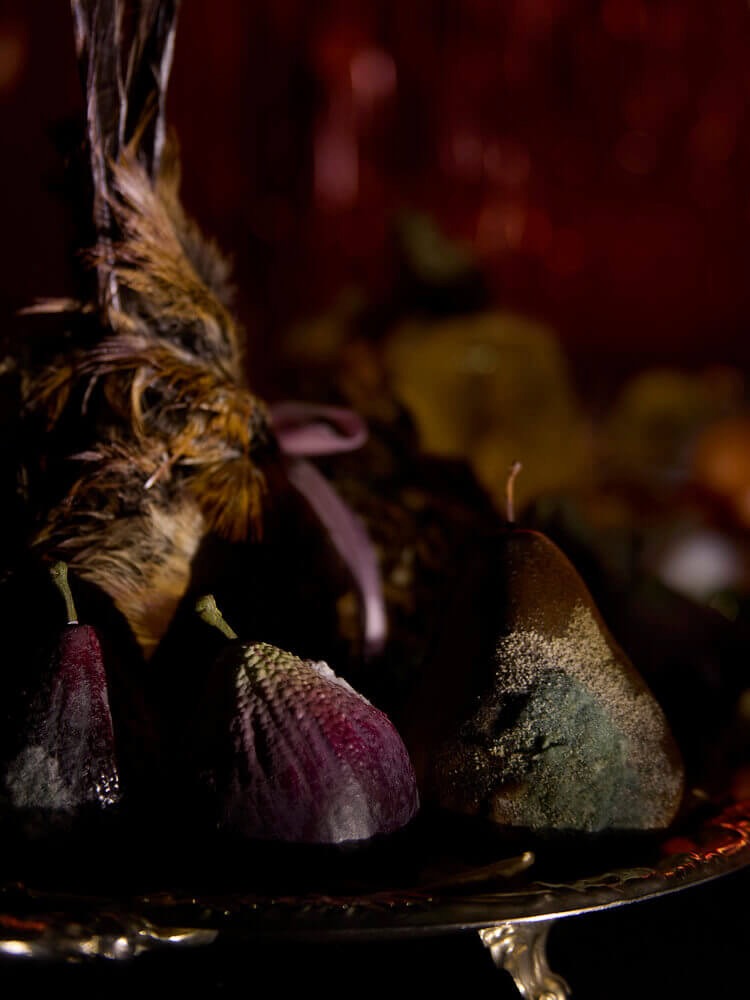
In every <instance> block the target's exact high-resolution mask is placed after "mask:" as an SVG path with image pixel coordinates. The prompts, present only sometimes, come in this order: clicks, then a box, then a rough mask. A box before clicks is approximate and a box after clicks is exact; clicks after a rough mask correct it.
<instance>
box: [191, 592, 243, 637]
mask: <svg viewBox="0 0 750 1000" xmlns="http://www.w3.org/2000/svg"><path fill="white" fill-rule="evenodd" d="M195 610H196V611H197V612H198V614H199V615H200V617H201V618H202V619H203V621H204V622H205V623H206V624H207V625H213V626H214V628H217V629H218V630H219V631H220V632H223V633H224V635H225V636H226V637H227V639H236V638H237V633H236V632H235V631H234V629H233V628H231V626H229V625H227V623H226V621H225V620H224V616H223V615H222V613H221V611H219V608H218V607H217V604H216V601H215V600H214V595H213V594H204V596H203V597H199V598H198V600H197V601H196V602H195Z"/></svg>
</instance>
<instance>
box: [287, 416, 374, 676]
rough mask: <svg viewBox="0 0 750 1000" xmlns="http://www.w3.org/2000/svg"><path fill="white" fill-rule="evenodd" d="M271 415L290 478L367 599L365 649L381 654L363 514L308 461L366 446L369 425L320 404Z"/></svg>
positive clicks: (370, 551)
mask: <svg viewBox="0 0 750 1000" xmlns="http://www.w3.org/2000/svg"><path fill="white" fill-rule="evenodd" d="M270 414H271V427H272V428H273V431H274V433H275V435H276V439H277V441H278V443H279V448H280V449H281V451H282V454H284V455H285V456H286V458H287V459H288V463H287V472H288V475H289V481H290V483H291V484H292V486H294V488H295V489H296V490H298V492H299V493H301V494H302V496H303V497H304V498H305V500H306V501H307V502H308V504H309V505H310V507H311V508H312V510H313V511H314V512H315V514H316V515H317V517H318V519H319V520H320V522H321V524H322V525H323V527H324V528H325V529H326V531H327V532H328V535H329V537H330V539H331V542H332V543H333V546H334V548H335V549H336V551H337V552H338V554H339V555H340V556H341V558H342V559H343V561H344V563H345V564H346V565H347V567H348V568H349V571H350V572H351V574H352V577H353V578H354V582H355V584H356V586H357V590H358V591H359V595H360V599H361V601H362V609H363V618H364V644H365V653H366V655H368V656H371V655H373V654H375V653H378V652H380V651H381V650H382V648H383V645H384V644H385V640H386V636H387V634H388V623H387V618H386V613H385V601H384V599H383V584H382V580H381V576H380V566H379V563H378V557H377V555H376V553H375V549H374V547H373V544H372V541H371V540H370V536H369V535H368V533H367V529H366V528H365V526H364V524H363V523H362V521H361V519H360V518H359V517H358V516H357V515H356V514H355V513H354V511H353V510H352V509H351V507H349V506H348V504H346V503H344V501H343V500H342V499H341V497H340V496H339V495H338V493H337V492H336V490H335V489H334V488H333V487H332V486H331V484H330V483H329V482H328V480H327V479H326V478H325V476H324V475H323V474H322V473H321V472H319V471H318V469H317V468H316V467H315V466H314V465H313V464H312V462H309V461H307V459H308V458H313V457H319V456H323V455H336V454H341V453H343V452H347V451H354V450H355V449H357V448H361V447H362V445H363V444H364V443H365V441H366V440H367V426H366V424H365V422H364V421H363V420H362V418H361V417H359V416H358V415H357V414H356V413H355V412H354V411H353V410H347V409H345V408H343V407H338V406H319V405H317V404H315V403H299V402H291V401H287V402H282V403H275V404H274V405H273V406H271V407H270Z"/></svg>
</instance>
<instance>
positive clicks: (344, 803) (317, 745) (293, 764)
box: [198, 597, 419, 844]
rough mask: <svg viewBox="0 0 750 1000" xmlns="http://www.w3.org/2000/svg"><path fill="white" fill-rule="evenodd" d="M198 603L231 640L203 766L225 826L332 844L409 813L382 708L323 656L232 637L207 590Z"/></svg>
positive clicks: (412, 790)
mask: <svg viewBox="0 0 750 1000" xmlns="http://www.w3.org/2000/svg"><path fill="white" fill-rule="evenodd" d="M198 610H199V612H200V613H201V615H202V616H203V617H204V618H205V620H207V621H210V622H211V623H212V624H215V625H217V626H218V627H219V628H222V630H223V631H224V632H225V634H226V635H227V636H228V637H230V638H232V639H233V640H235V641H233V642H231V644H230V645H229V646H228V647H227V648H226V650H225V651H224V652H223V654H222V655H220V656H219V658H218V660H217V661H216V664H215V666H214V671H213V674H212V676H211V678H210V684H209V692H210V694H209V698H208V700H207V703H206V704H205V705H204V711H205V713H206V716H207V718H208V719H209V720H210V724H211V726H212V728H214V731H215V732H217V733H218V734H219V735H218V736H217V742H216V743H214V745H213V747H212V757H213V760H212V762H211V764H210V767H209V770H210V773H211V777H212V780H213V784H214V787H215V790H216V793H217V795H218V802H219V807H218V808H219V818H218V822H219V826H220V827H221V828H222V829H224V830H227V831H228V832H231V833H235V834H240V835H242V836H246V837H252V838H259V839H264V840H279V841H286V842H293V843H306V844H337V843H343V842H346V841H362V840H367V839H369V838H370V837H373V836H375V835H376V834H388V833H393V832H395V831H396V830H398V829H400V828H401V827H403V826H405V825H406V824H407V823H408V822H409V821H410V820H411V819H412V818H413V817H414V816H415V814H416V812H417V809H418V807H419V802H418V796H417V787H416V780H415V776H414V770H413V768H412V764H411V761H410V759H409V756H408V754H407V751H406V748H405V747H404V744H403V742H402V740H401V737H400V736H399V734H398V733H397V732H396V729H395V728H394V726H393V724H392V723H391V721H390V720H389V719H388V717H387V716H386V715H385V714H384V713H383V712H381V711H380V710H379V709H378V708H375V706H374V705H372V704H371V703H370V702H369V701H367V699H366V698H364V697H363V696H362V695H360V694H358V693H357V692H356V691H355V690H354V689H353V688H352V687H350V685H349V684H348V683H347V682H346V681H344V680H342V679H341V678H339V677H337V676H336V675H335V674H334V672H333V671H332V670H331V669H330V667H328V666H327V665H326V664H325V663H323V662H317V663H316V662H314V661H312V660H302V659H300V658H299V657H297V656H294V655H293V654H292V653H288V652H284V651H283V650H281V649H278V648H277V647H275V646H271V645H268V644H266V643H262V642H248V643H245V642H239V641H236V640H237V637H236V635H235V634H234V633H233V632H232V631H231V629H229V627H228V626H227V625H226V623H225V622H224V621H223V619H222V618H221V616H220V615H219V613H218V610H217V609H216V604H215V602H214V600H213V598H211V597H209V598H202V599H201V601H199V602H198Z"/></svg>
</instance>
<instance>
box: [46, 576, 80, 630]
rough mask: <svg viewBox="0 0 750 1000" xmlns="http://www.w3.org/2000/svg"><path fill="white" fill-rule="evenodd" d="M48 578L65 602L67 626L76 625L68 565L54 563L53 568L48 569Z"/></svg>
mask: <svg viewBox="0 0 750 1000" xmlns="http://www.w3.org/2000/svg"><path fill="white" fill-rule="evenodd" d="M50 576H51V577H52V580H53V582H54V584H55V586H56V587H57V589H58V590H59V591H60V593H61V594H62V596H63V600H64V601H65V610H66V611H67V613H68V625H77V624H78V612H77V611H76V606H75V601H74V600H73V593H72V591H71V589H70V584H69V583H68V565H67V563H64V562H56V563H55V564H54V566H53V567H52V568H51V569H50Z"/></svg>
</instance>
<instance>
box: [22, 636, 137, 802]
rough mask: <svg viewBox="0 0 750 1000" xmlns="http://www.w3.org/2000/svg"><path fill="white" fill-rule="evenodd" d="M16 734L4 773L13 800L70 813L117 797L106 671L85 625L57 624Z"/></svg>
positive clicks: (99, 650) (98, 649)
mask: <svg viewBox="0 0 750 1000" xmlns="http://www.w3.org/2000/svg"><path fill="white" fill-rule="evenodd" d="M22 736H23V748H22V749H21V751H20V752H19V753H18V754H17V756H16V757H15V759H14V760H13V761H11V763H10V765H9V767H8V770H7V773H6V776H5V783H6V789H7V792H8V795H9V797H10V800H11V802H12V804H13V805H14V806H15V807H17V808H19V809H24V808H25V809H43V810H52V811H56V812H63V813H70V812H74V811H75V810H76V809H78V808H80V807H81V806H84V805H88V804H93V805H96V806H99V807H102V808H106V807H109V806H112V805H115V804H116V803H117V802H118V801H119V799H120V778H119V772H118V767H117V762H116V757H115V737H114V729H113V725H112V715H111V712H110V706H109V695H108V691H107V678H106V674H105V671H104V662H103V658H102V650H101V645H100V643H99V637H98V635H97V633H96V629H94V628H92V627H91V626H90V625H79V624H70V625H67V626H66V627H65V628H64V629H63V630H62V631H61V633H60V637H59V640H58V643H57V647H56V649H55V652H54V654H53V655H52V657H51V658H50V664H49V667H48V669H47V670H46V671H45V673H44V676H43V678H42V683H41V686H40V689H39V690H38V691H36V692H35V693H34V696H33V700H32V702H31V707H30V711H29V714H28V716H27V718H26V720H25V725H24V731H23V733H22Z"/></svg>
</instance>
